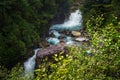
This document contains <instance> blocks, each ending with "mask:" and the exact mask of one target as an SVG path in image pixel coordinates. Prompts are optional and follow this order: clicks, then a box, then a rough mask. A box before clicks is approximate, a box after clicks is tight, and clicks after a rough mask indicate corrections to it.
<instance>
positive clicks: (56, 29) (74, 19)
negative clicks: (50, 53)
mask: <svg viewBox="0 0 120 80" xmlns="http://www.w3.org/2000/svg"><path fill="white" fill-rule="evenodd" d="M82 28H83V27H82V15H81V12H80V11H79V10H76V11H75V12H72V13H71V14H70V16H69V19H68V20H66V21H64V23H63V24H55V25H52V26H51V27H50V32H49V34H53V35H52V37H49V38H47V39H46V40H47V42H49V43H50V44H53V45H55V44H59V43H60V41H64V42H65V43H66V44H67V45H71V44H74V41H73V39H72V37H71V35H66V34H65V33H67V32H68V31H74V30H76V31H78V30H80V29H82ZM65 31H66V32H65ZM61 32H63V33H61Z"/></svg>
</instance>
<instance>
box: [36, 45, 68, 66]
mask: <svg viewBox="0 0 120 80" xmlns="http://www.w3.org/2000/svg"><path fill="white" fill-rule="evenodd" d="M65 46H66V45H65V44H64V43H60V44H57V45H51V46H49V47H46V48H44V49H42V50H40V51H38V53H37V55H36V62H37V64H36V65H40V64H41V63H42V60H43V59H45V57H46V56H47V57H48V58H51V56H53V55H54V54H59V53H60V52H63V53H65ZM49 61H50V60H49Z"/></svg>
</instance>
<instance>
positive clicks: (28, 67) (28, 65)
mask: <svg viewBox="0 0 120 80" xmlns="http://www.w3.org/2000/svg"><path fill="white" fill-rule="evenodd" d="M39 50H40V49H39V48H38V49H35V50H34V55H33V56H32V57H30V58H29V59H28V60H27V61H26V62H24V69H25V77H27V78H29V77H31V76H33V74H34V69H35V63H36V62H35V59H36V54H37V52H38V51H39Z"/></svg>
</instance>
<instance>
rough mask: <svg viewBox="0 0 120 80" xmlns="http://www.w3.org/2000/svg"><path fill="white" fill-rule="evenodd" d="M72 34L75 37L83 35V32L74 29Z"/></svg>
mask: <svg viewBox="0 0 120 80" xmlns="http://www.w3.org/2000/svg"><path fill="white" fill-rule="evenodd" d="M71 34H72V35H73V36H74V37H79V36H81V33H80V32H79V31H72V32H71Z"/></svg>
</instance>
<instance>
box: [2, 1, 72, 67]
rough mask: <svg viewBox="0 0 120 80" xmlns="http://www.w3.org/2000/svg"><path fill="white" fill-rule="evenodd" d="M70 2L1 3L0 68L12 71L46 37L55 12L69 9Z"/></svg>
mask: <svg viewBox="0 0 120 80" xmlns="http://www.w3.org/2000/svg"><path fill="white" fill-rule="evenodd" d="M70 2H71V0H70V1H69V0H61V1H58V0H52V1H50V0H19V1H18V0H1V1H0V43H1V44H0V65H4V66H6V67H11V66H13V65H14V64H16V63H17V62H19V61H21V59H23V57H24V56H25V55H26V53H27V50H28V49H29V48H31V47H32V46H34V45H35V44H37V43H38V42H39V40H40V37H43V36H46V34H47V31H48V30H49V27H50V24H51V20H52V19H53V18H54V16H55V15H56V14H57V13H59V12H58V9H59V8H60V7H62V8H61V9H64V10H66V7H67V9H69V4H70Z"/></svg>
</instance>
